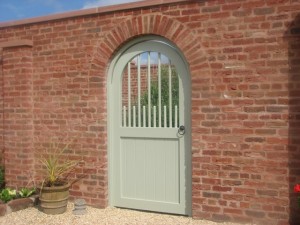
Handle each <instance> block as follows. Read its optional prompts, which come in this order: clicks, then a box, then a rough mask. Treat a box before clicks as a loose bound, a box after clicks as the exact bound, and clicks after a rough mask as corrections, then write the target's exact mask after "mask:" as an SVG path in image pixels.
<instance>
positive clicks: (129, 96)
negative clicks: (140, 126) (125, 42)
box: [127, 62, 131, 127]
mask: <svg viewBox="0 0 300 225" xmlns="http://www.w3.org/2000/svg"><path fill="white" fill-rule="evenodd" d="M127 74H128V76H127V78H128V81H127V84H128V88H127V89H128V127H131V67H130V62H129V63H128V66H127Z"/></svg>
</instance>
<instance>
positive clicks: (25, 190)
mask: <svg viewBox="0 0 300 225" xmlns="http://www.w3.org/2000/svg"><path fill="white" fill-rule="evenodd" d="M34 193H35V188H21V190H20V191H19V192H18V195H19V196H20V197H21V198H27V197H29V196H31V195H33V194H34Z"/></svg>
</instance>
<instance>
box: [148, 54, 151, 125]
mask: <svg viewBox="0 0 300 225" xmlns="http://www.w3.org/2000/svg"><path fill="white" fill-rule="evenodd" d="M148 127H151V58H150V52H148Z"/></svg>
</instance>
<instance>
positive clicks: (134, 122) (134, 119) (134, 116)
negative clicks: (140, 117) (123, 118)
mask: <svg viewBox="0 0 300 225" xmlns="http://www.w3.org/2000/svg"><path fill="white" fill-rule="evenodd" d="M133 127H136V109H135V105H134V106H133Z"/></svg>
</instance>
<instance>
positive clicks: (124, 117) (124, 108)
mask: <svg viewBox="0 0 300 225" xmlns="http://www.w3.org/2000/svg"><path fill="white" fill-rule="evenodd" d="M126 124H127V122H126V106H123V127H126V126H127V125H126Z"/></svg>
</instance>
